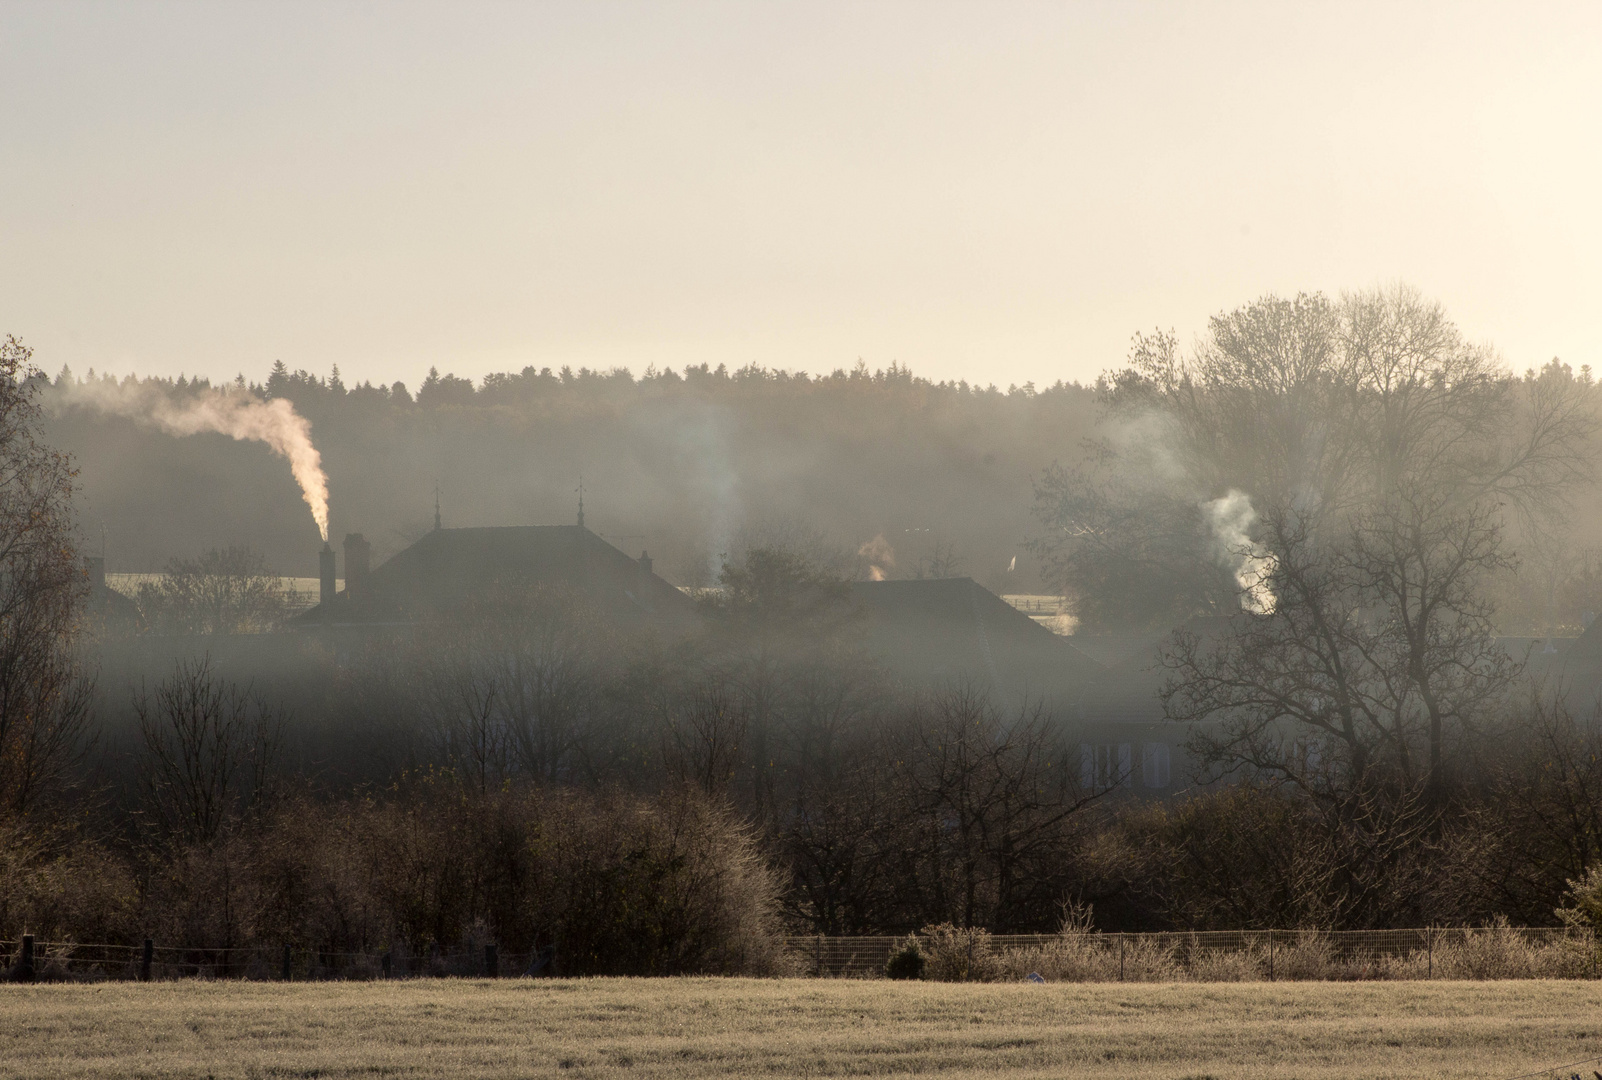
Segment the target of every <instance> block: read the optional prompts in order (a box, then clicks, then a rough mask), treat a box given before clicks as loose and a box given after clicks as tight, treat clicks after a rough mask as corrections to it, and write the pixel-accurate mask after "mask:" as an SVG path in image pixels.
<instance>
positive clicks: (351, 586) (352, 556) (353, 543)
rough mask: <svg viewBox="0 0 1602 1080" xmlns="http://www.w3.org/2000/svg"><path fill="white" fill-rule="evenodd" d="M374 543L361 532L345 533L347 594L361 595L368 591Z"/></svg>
mask: <svg viewBox="0 0 1602 1080" xmlns="http://www.w3.org/2000/svg"><path fill="white" fill-rule="evenodd" d="M372 557H373V545H371V544H369V543H368V542H367V541H366V540H365V539H363V538H362V534H361V533H346V534H345V595H346V596H361V595H362V594H363V593H365V592H366V591H367V571H368V570H369V569H370V568H371V563H372Z"/></svg>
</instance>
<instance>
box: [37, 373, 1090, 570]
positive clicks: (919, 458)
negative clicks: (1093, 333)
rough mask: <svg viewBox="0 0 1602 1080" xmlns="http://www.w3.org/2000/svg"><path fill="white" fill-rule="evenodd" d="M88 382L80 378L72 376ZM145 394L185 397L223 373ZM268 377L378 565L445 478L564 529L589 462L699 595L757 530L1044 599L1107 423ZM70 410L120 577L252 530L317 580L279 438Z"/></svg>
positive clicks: (927, 403) (274, 557) (859, 399)
mask: <svg viewBox="0 0 1602 1080" xmlns="http://www.w3.org/2000/svg"><path fill="white" fill-rule="evenodd" d="M91 377H93V376H92V375H91ZM69 380H70V381H71V382H74V383H76V382H77V381H78V380H76V379H75V378H74V376H73V375H72V374H71V373H70V372H63V373H62V375H60V376H58V377H57V380H56V385H57V386H58V387H61V386H64V385H65V383H66V381H69ZM125 381H126V380H125ZM141 385H143V386H144V387H146V388H147V389H150V388H154V389H156V390H159V391H160V392H162V393H166V394H169V395H174V396H182V395H186V394H194V393H196V392H197V390H200V389H205V388H207V387H208V386H209V384H208V383H206V382H205V381H204V380H201V381H197V382H194V383H191V382H188V381H186V380H184V379H178V380H141ZM253 389H257V390H258V391H259V392H260V393H262V394H263V395H268V396H276V397H284V398H288V399H289V400H291V401H293V402H294V404H295V406H296V408H297V409H298V410H299V411H300V412H301V413H302V414H303V415H305V416H306V417H307V418H308V419H309V420H310V421H311V423H312V434H313V438H314V439H315V441H316V444H317V446H318V448H319V449H320V450H321V452H322V455H323V463H324V466H325V468H326V469H327V472H328V476H329V482H330V490H331V522H332V533H333V535H334V539H335V541H336V543H337V541H338V540H339V539H340V538H341V537H342V536H343V535H344V534H345V533H346V532H362V533H364V534H365V535H366V536H367V537H368V539H369V540H371V541H372V542H373V544H374V546H375V551H374V557H375V559H382V558H384V557H386V556H387V555H389V554H391V553H393V552H394V551H396V550H399V549H400V548H401V547H403V546H404V545H405V544H406V543H407V542H409V541H410V540H412V539H415V538H416V536H417V535H419V534H420V533H421V532H422V531H423V530H425V529H426V528H428V527H429V526H430V525H431V524H432V520H433V513H434V492H435V488H436V486H437V487H438V489H439V492H440V502H441V512H442V514H443V516H444V519H445V522H446V524H448V525H501V524H507V525H510V524H545V523H558V524H559V523H566V522H568V521H571V520H572V519H573V517H574V513H575V510H576V505H577V495H576V493H575V488H576V487H577V486H578V482H579V476H580V475H581V474H582V476H583V481H584V490H585V496H584V502H585V509H586V516H587V523H588V524H589V526H590V527H591V528H592V529H594V530H595V531H597V532H599V533H601V534H602V535H604V536H606V537H607V538H608V539H610V540H612V541H613V542H614V543H615V544H616V545H617V546H619V547H621V548H624V549H626V550H629V551H630V552H637V551H638V550H640V549H647V550H649V551H650V553H651V555H652V556H653V558H654V559H655V560H656V566H657V569H658V570H659V571H660V572H661V573H662V574H663V575H664V576H665V577H667V578H668V579H669V580H671V581H674V582H676V583H678V584H687V585H695V584H702V583H704V582H706V581H707V580H709V575H710V573H711V572H712V570H713V569H714V568H715V566H716V557H717V555H718V553H719V552H721V551H728V550H735V549H737V548H738V547H739V545H741V544H742V543H743V542H746V541H748V540H752V539H753V538H754V539H757V540H770V541H771V540H774V539H778V540H782V541H785V542H788V543H790V544H792V545H796V546H800V547H803V548H811V549H814V551H815V553H817V554H820V555H824V556H827V557H830V558H833V559H835V560H837V561H839V562H841V563H842V564H848V563H851V562H853V561H855V562H856V563H857V565H855V566H853V567H851V569H853V570H856V571H859V572H861V573H866V572H867V561H868V560H867V557H866V556H864V557H863V558H862V559H860V560H857V559H855V556H856V553H857V551H858V549H859V548H860V547H861V546H862V545H864V544H868V543H870V542H872V541H873V540H874V539H875V538H876V537H883V540H884V544H882V545H875V546H874V547H873V549H872V551H873V552H874V554H873V559H872V561H873V562H874V563H875V564H877V565H880V566H881V569H882V570H883V571H884V572H885V573H886V574H887V575H888V576H891V577H910V576H916V575H918V574H919V573H920V572H921V573H934V574H940V575H949V574H952V573H961V574H966V575H971V576H973V577H974V578H975V579H977V580H979V581H980V582H982V583H984V584H985V585H987V586H988V587H990V588H992V589H994V590H995V591H997V592H1006V593H1024V592H1034V591H1039V590H1040V589H1041V587H1042V586H1041V582H1040V580H1039V578H1038V575H1037V574H1036V572H1035V563H1034V562H1033V560H1032V558H1031V556H1030V555H1029V554H1028V553H1027V552H1026V551H1024V550H1023V548H1022V546H1021V543H1022V541H1023V540H1024V539H1025V538H1026V537H1028V536H1029V535H1030V534H1031V533H1032V531H1033V529H1034V526H1033V524H1032V520H1031V517H1030V507H1031V504H1032V502H1033V483H1034V481H1035V480H1036V479H1037V477H1038V476H1039V475H1040V473H1041V471H1042V470H1043V469H1045V467H1046V466H1047V465H1049V464H1050V463H1051V462H1052V461H1053V460H1054V459H1057V458H1062V459H1064V460H1067V459H1072V458H1077V457H1078V456H1079V455H1080V453H1081V452H1082V447H1081V442H1082V440H1083V439H1084V438H1085V437H1086V436H1088V435H1090V434H1091V430H1092V427H1093V424H1094V420H1095V414H1096V413H1095V404H1094V401H1093V396H1094V395H1093V392H1092V390H1091V389H1089V388H1086V387H1081V386H1078V385H1072V384H1060V383H1059V384H1058V385H1055V386H1052V387H1049V388H1047V389H1044V390H1038V391H1037V390H1036V389H1035V388H1034V387H1033V386H1025V387H1011V388H1008V389H1007V390H998V389H996V388H994V387H977V386H970V385H968V384H966V383H957V384H951V383H932V382H930V381H928V380H926V379H920V378H917V377H915V376H914V375H913V374H912V373H911V372H910V371H909V370H908V369H906V368H903V367H898V366H892V367H891V368H889V369H888V370H884V371H875V372H870V371H868V370H867V369H866V368H865V367H863V366H861V365H859V366H858V367H857V368H855V369H854V370H851V371H836V372H834V373H832V374H830V375H825V376H819V377H809V376H807V375H805V374H791V373H786V372H775V371H768V370H766V369H763V368H759V367H747V368H743V369H740V370H738V371H733V372H730V371H727V370H725V369H723V368H721V367H720V368H717V369H715V370H712V369H708V368H706V367H705V366H703V367H700V368H689V369H686V370H685V371H683V372H675V371H671V370H668V371H656V370H655V369H653V368H648V369H646V372H645V374H644V375H643V376H641V377H638V378H636V377H634V376H633V375H631V374H630V373H629V372H628V371H625V370H615V371H610V372H597V371H588V370H580V371H576V372H575V371H571V370H568V369H563V370H561V371H559V372H552V371H550V370H549V369H545V370H540V371H536V370H534V369H533V368H525V369H524V370H523V371H522V372H520V373H517V374H503V375H492V376H490V377H488V378H486V379H485V380H484V382H483V383H482V384H481V385H478V386H475V385H474V384H472V383H470V382H468V381H467V380H465V379H460V378H456V377H454V376H451V375H443V376H440V375H431V376H430V378H429V379H428V380H427V381H426V382H425V383H424V384H423V385H422V386H420V387H417V388H416V391H415V393H414V392H412V390H410V389H408V388H407V387H405V386H402V385H400V384H396V385H394V386H391V387H375V386H370V385H367V384H363V385H361V386H355V387H347V386H345V385H344V384H343V382H342V381H341V380H340V378H339V376H338V372H337V370H336V371H335V372H334V374H333V375H332V377H329V378H320V377H318V376H314V375H311V374H308V373H306V372H291V371H289V370H287V369H286V368H285V367H284V366H283V365H281V364H280V365H278V366H277V367H276V368H275V369H274V371H273V372H272V373H271V374H270V375H269V376H268V377H267V378H266V379H265V380H264V381H263V382H262V383H260V384H259V385H256V386H253ZM57 405H58V407H57V408H56V409H55V410H53V415H52V417H51V418H50V420H49V424H48V435H49V437H50V438H51V439H52V440H53V441H54V442H55V443H56V444H57V445H58V446H60V447H61V448H62V449H65V450H67V451H68V452H70V453H72V454H73V455H74V457H75V458H76V459H77V462H78V464H79V466H80V467H81V469H82V476H81V480H82V485H83V492H84V499H83V501H82V507H83V515H82V520H83V525H84V531H85V534H86V539H87V540H88V542H89V544H90V546H91V547H92V548H95V549H98V548H99V546H100V544H101V538H102V533H103V535H104V543H105V547H106V553H107V556H108V560H107V565H108V568H109V569H111V570H112V571H121V572H138V571H148V570H153V569H156V568H158V567H159V566H161V565H162V564H163V563H165V561H166V560H167V559H169V558H171V557H173V556H175V555H190V554H194V553H196V552H198V551H200V550H203V549H205V548H207V547H211V546H216V545H223V544H228V543H242V542H248V543H249V544H250V545H251V546H252V547H253V548H255V549H256V550H258V551H261V552H263V553H264V554H265V555H266V556H267V558H268V560H269V563H270V565H271V566H272V567H273V568H274V569H276V570H278V571H279V572H280V573H284V574H289V575H302V576H305V575H313V574H315V573H316V571H317V564H316V552H317V548H318V546H319V543H318V539H317V535H316V529H315V527H314V526H313V524H312V521H311V518H310V517H309V515H308V514H307V512H306V507H305V504H304V503H303V502H302V501H301V498H300V494H299V492H298V490H297V488H296V486H295V484H294V482H293V481H292V479H291V477H290V474H289V469H288V467H287V466H286V464H285V463H284V462H283V461H282V460H280V459H278V458H275V457H273V456H272V455H271V454H270V453H269V452H268V451H267V449H266V448H265V447H264V446H262V445H260V444H256V443H238V442H234V441H232V440H231V439H228V438H226V437H224V436H220V435H197V436H190V437H187V438H173V437H170V436H167V435H163V434H160V433H157V432H155V431H152V430H149V429H147V428H144V427H141V426H139V425H138V424H136V423H135V422H134V421H132V420H128V419H124V418H119V417H110V416H106V415H104V414H102V413H99V412H95V411H90V410H86V409H84V408H81V407H76V406H73V407H60V401H59V395H58V402H57ZM886 546H887V547H888V549H889V550H888V551H886ZM1015 557H1016V559H1017V564H1016V568H1015V569H1014V570H1012V571H1011V572H1009V571H1008V567H1009V565H1010V564H1011V563H1012V560H1013V559H1014V558H1015ZM892 558H893V563H892V562H891V561H890V560H891V559H892Z"/></svg>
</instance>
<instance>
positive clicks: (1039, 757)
mask: <svg viewBox="0 0 1602 1080" xmlns="http://www.w3.org/2000/svg"><path fill="white" fill-rule="evenodd" d="M902 724H903V726H902V731H903V735H902V736H901V738H902V740H903V746H902V747H901V752H900V753H899V754H898V755H897V760H898V766H897V768H896V780H895V782H896V783H897V786H898V788H899V790H900V792H901V793H902V797H903V798H904V799H905V800H906V804H905V805H906V812H907V813H908V814H909V815H910V816H909V821H908V824H909V825H910V827H911V828H910V832H911V835H912V836H913V837H915V839H914V840H913V844H912V846H911V847H910V848H909V849H908V851H907V855H908V856H909V859H908V864H907V865H906V866H905V867H904V870H905V873H906V875H907V877H908V878H909V879H911V880H913V881H916V882H917V883H918V886H919V887H920V889H921V891H922V892H923V894H924V896H923V901H922V906H924V908H925V910H926V912H927V913H928V915H930V916H936V917H931V918H930V920H929V921H945V920H950V921H953V922H956V923H958V924H959V925H961V926H985V927H990V928H993V929H997V930H1007V929H1009V928H1012V927H1016V926H1019V925H1020V924H1023V925H1027V924H1028V923H1029V922H1030V921H1031V920H1030V913H1032V912H1036V913H1037V912H1038V911H1040V910H1041V909H1042V908H1051V907H1053V906H1054V905H1055V904H1057V903H1058V902H1059V901H1060V900H1062V899H1063V897H1064V894H1065V892H1066V886H1067V882H1066V880H1065V877H1064V875H1065V874H1066V873H1068V872H1069V871H1070V869H1071V865H1072V853H1073V850H1074V847H1075V845H1076V841H1077V837H1076V836H1075V834H1074V831H1073V830H1072V829H1071V828H1070V826H1071V824H1072V822H1073V819H1074V817H1075V815H1077V814H1079V813H1080V812H1081V811H1083V810H1084V809H1085V808H1087V807H1088V806H1090V805H1091V804H1092V803H1093V802H1094V801H1095V800H1096V799H1097V798H1099V797H1100V796H1099V794H1097V793H1086V792H1082V791H1080V790H1079V788H1078V785H1077V782H1076V780H1075V773H1074V770H1073V769H1072V768H1070V766H1069V754H1068V752H1067V747H1066V746H1064V745H1062V744H1061V742H1060V741H1059V739H1058V737H1057V733H1056V731H1055V729H1054V726H1053V725H1052V724H1051V722H1050V718H1049V717H1048V716H1046V715H1045V714H1044V713H1041V712H1039V711H1036V710H1028V711H1025V712H1024V713H1023V714H1022V715H1020V716H1018V717H1015V718H1012V719H1011V720H1004V719H1003V717H1002V716H1001V715H1000V714H999V713H998V712H997V711H996V709H995V707H994V706H993V705H992V704H991V703H990V702H989V701H988V700H987V699H986V698H985V697H984V696H982V695H981V694H979V693H977V692H976V691H974V690H972V689H971V688H965V687H957V688H953V689H951V690H948V691H946V692H945V693H942V694H940V695H939V696H937V697H935V698H934V699H933V700H931V701H928V702H925V703H922V704H920V705H919V706H917V707H915V708H914V709H913V710H912V711H911V712H910V713H909V715H908V716H907V717H906V718H905V719H904V720H903V722H902Z"/></svg>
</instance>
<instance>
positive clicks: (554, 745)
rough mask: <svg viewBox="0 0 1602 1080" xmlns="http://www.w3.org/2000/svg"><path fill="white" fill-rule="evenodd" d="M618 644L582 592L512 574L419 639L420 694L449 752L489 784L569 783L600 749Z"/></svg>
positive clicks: (452, 758) (416, 673) (417, 673)
mask: <svg viewBox="0 0 1602 1080" xmlns="http://www.w3.org/2000/svg"><path fill="white" fill-rule="evenodd" d="M615 646H616V642H615V641H614V640H613V638H612V635H611V634H610V633H609V632H608V631H607V630H606V628H605V627H604V626H603V625H602V624H601V623H600V621H599V620H598V619H597V618H596V617H595V615H594V613H593V612H591V611H589V610H588V609H587V608H586V607H585V605H584V603H583V602H582V600H581V598H580V597H579V595H578V594H576V593H574V592H572V591H571V590H568V589H564V588H558V587H554V586H547V585H529V584H527V583H519V582H505V583H502V584H501V586H500V587H499V588H498V589H497V590H496V591H495V593H494V595H489V596H483V597H478V598H475V599H473V600H472V601H470V602H469V603H467V604H465V605H463V606H462V607H461V608H460V609H459V610H456V611H451V612H447V613H445V615H444V616H443V617H442V618H441V620H440V621H439V623H438V624H437V625H435V626H434V627H432V628H431V630H430V632H429V633H428V634H427V635H426V636H425V637H424V638H423V639H421V640H420V641H419V646H418V650H417V662H416V663H415V665H414V668H413V671H414V676H415V679H414V683H415V686H416V695H415V696H416V700H417V702H418V704H419V705H420V707H421V708H422V711H423V713H424V716H425V719H426V721H427V724H428V726H429V729H430V730H431V731H432V732H433V733H434V736H435V738H436V740H437V748H438V750H439V752H440V753H441V755H442V756H443V758H444V759H445V760H446V761H448V762H450V763H451V764H452V765H453V766H454V767H456V768H458V769H459V770H462V771H463V772H464V773H465V774H466V775H467V776H468V777H469V778H470V779H471V780H472V782H473V783H474V784H475V785H476V786H478V787H480V788H481V789H487V788H488V787H489V786H491V785H493V784H495V783H498V782H499V781H500V780H501V779H504V778H506V777H509V776H513V775H517V776H522V777H526V778H528V779H531V780H534V781H536V782H540V783H553V782H562V781H569V780H572V779H574V778H575V777H576V774H577V773H578V772H579V771H580V770H581V769H582V768H583V765H584V763H585V762H586V761H587V760H588V759H589V757H590V756H591V754H592V751H593V749H594V748H593V747H591V746H589V745H588V744H589V741H590V740H591V739H592V738H593V736H594V734H595V730H594V729H595V727H596V719H597V717H596V714H597V712H598V711H599V709H600V706H601V702H602V699H603V697H604V695H603V692H602V684H603V682H604V679H605V672H606V671H607V670H608V667H609V665H610V664H611V662H612V652H613V650H614V649H615Z"/></svg>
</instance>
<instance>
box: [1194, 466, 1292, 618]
mask: <svg viewBox="0 0 1602 1080" xmlns="http://www.w3.org/2000/svg"><path fill="white" fill-rule="evenodd" d="M1204 509H1205V510H1206V511H1207V520H1208V523H1209V524H1210V525H1211V526H1212V529H1213V540H1214V542H1215V543H1216V545H1217V548H1216V554H1217V556H1218V558H1219V560H1220V561H1221V562H1222V563H1223V564H1224V565H1225V566H1228V567H1230V568H1231V569H1232V570H1234V572H1235V584H1237V585H1239V586H1240V590H1241V593H1240V606H1241V609H1242V610H1243V611H1249V612H1251V613H1252V614H1254V615H1271V614H1273V612H1274V606H1275V604H1277V603H1278V601H1279V598H1278V597H1276V596H1275V595H1274V592H1273V590H1272V589H1271V588H1269V584H1268V579H1269V575H1270V574H1272V573H1273V571H1274V556H1273V555H1271V554H1269V553H1268V552H1267V551H1264V550H1263V548H1262V546H1261V545H1259V544H1256V543H1254V542H1253V541H1252V538H1251V528H1252V526H1253V525H1255V524H1256V523H1257V511H1255V510H1253V509H1252V501H1251V499H1250V498H1248V497H1247V495H1246V494H1245V493H1244V492H1240V491H1231V492H1230V493H1229V494H1227V495H1225V496H1224V497H1223V498H1221V499H1214V500H1213V501H1212V502H1210V503H1207V504H1205V506H1204Z"/></svg>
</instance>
